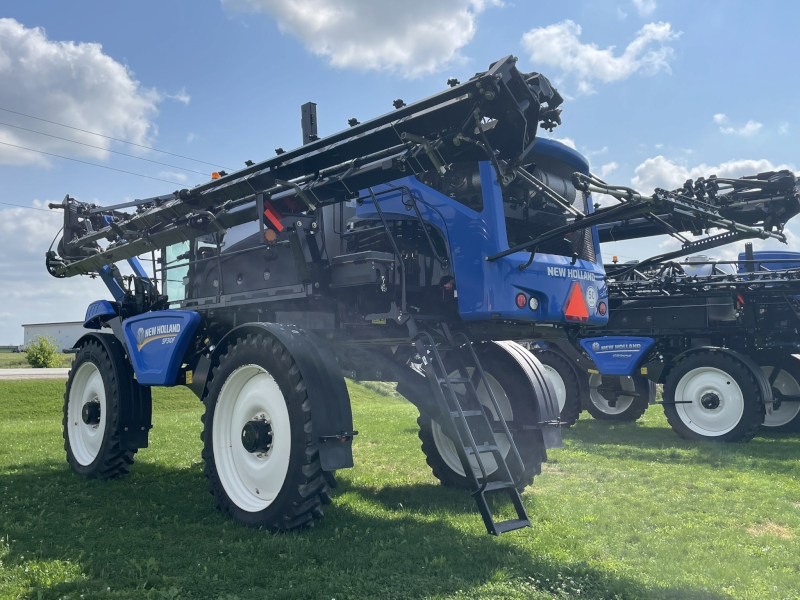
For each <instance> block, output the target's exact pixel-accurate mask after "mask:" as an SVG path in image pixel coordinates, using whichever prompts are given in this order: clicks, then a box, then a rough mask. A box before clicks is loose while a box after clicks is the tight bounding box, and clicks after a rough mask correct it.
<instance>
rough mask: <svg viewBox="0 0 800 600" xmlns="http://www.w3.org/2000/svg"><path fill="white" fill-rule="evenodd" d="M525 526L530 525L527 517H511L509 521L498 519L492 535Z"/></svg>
mask: <svg viewBox="0 0 800 600" xmlns="http://www.w3.org/2000/svg"><path fill="white" fill-rule="evenodd" d="M525 527H532V525H531V522H530V520H528V519H511V520H509V521H500V522H499V523H495V524H494V532H493V533H494V535H500V534H501V533H506V532H509V531H515V530H517V529H524V528H525Z"/></svg>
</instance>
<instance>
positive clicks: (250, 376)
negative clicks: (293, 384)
mask: <svg viewBox="0 0 800 600" xmlns="http://www.w3.org/2000/svg"><path fill="white" fill-rule="evenodd" d="M259 419H260V420H266V421H267V422H268V423H269V424H270V426H271V428H272V445H271V448H270V449H269V451H268V452H265V453H259V454H256V453H251V452H248V451H247V450H246V449H245V447H244V446H243V444H242V429H243V428H244V426H245V425H246V424H247V423H248V422H249V421H252V420H259ZM212 439H213V443H214V461H215V464H216V467H217V473H218V475H219V478H220V481H221V482H222V486H223V488H224V489H225V493H226V494H227V495H228V497H229V498H230V499H231V501H232V502H233V503H234V504H235V505H236V506H238V507H239V508H241V509H242V510H245V511H248V512H258V511H261V510H264V509H265V508H267V507H268V506H269V505H270V504H272V502H273V501H274V500H275V498H276V497H277V495H278V494H279V493H280V491H281V488H282V487H283V483H284V481H285V479H286V474H287V472H288V470H289V458H290V455H291V447H292V444H291V442H292V440H291V427H290V423H289V411H288V408H287V406H286V401H285V399H284V397H283V393H282V392H281V390H280V388H279V387H278V384H277V382H276V381H275V379H274V378H273V377H272V375H270V374H269V373H267V371H266V370H265V369H264V368H262V367H260V366H258V365H243V366H241V367H239V368H238V369H236V370H235V371H234V372H233V373H231V374H230V376H229V377H228V379H227V380H226V381H225V383H224V385H223V386H222V390H221V391H220V393H219V398H218V399H217V406H216V408H215V410H214V423H213V426H212Z"/></svg>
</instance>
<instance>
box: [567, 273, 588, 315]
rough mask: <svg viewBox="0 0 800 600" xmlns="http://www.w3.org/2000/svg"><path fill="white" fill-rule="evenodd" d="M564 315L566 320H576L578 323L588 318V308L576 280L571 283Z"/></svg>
mask: <svg viewBox="0 0 800 600" xmlns="http://www.w3.org/2000/svg"><path fill="white" fill-rule="evenodd" d="M564 317H565V318H566V319H567V321H578V322H580V323H585V322H586V321H588V320H589V309H588V308H587V306H586V300H585V299H584V297H583V292H582V291H581V284H579V283H578V282H577V281H576V282H574V283H573V284H572V289H571V290H570V292H569V297H568V299H567V306H566V308H564Z"/></svg>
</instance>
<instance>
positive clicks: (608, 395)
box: [586, 373, 652, 422]
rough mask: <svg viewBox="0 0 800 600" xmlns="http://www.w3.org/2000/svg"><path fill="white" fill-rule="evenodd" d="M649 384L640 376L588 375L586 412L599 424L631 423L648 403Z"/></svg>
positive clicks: (650, 391)
mask: <svg viewBox="0 0 800 600" xmlns="http://www.w3.org/2000/svg"><path fill="white" fill-rule="evenodd" d="M651 393H652V390H651V386H650V381H649V380H648V379H646V378H644V377H642V376H641V375H633V376H627V375H600V374H599V373H591V374H590V375H589V402H588V403H587V405H586V410H588V411H589V414H590V415H592V416H593V417H594V418H595V419H598V420H600V421H623V422H632V421H636V420H637V419H639V417H641V416H642V415H643V414H644V412H645V411H646V410H647V407H648V405H649V404H650V396H651Z"/></svg>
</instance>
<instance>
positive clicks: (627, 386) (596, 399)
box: [589, 373, 636, 415]
mask: <svg viewBox="0 0 800 600" xmlns="http://www.w3.org/2000/svg"><path fill="white" fill-rule="evenodd" d="M606 377H616V376H615V375H606ZM602 384H603V376H602V375H600V374H599V373H592V374H591V375H590V376H589V400H591V401H592V404H594V405H595V406H596V407H597V408H598V409H599V410H600V412H603V413H605V414H607V415H618V414H620V413H624V412H625V411H626V410H628V409H629V408H630V406H631V404H633V396H626V395H622V394H620V395H619V396H617V401H616V403H615V404H614V406H611V404H609V399H608V398H606V397H605V396H603V394H601V393H600V390H598V389H597V388H599V387H600V386H601V385H602ZM619 384H620V387H621V388H622V389H623V391H626V392H635V391H636V384H635V383H634V381H633V378H631V377H628V376H627V375H620V376H619Z"/></svg>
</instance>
